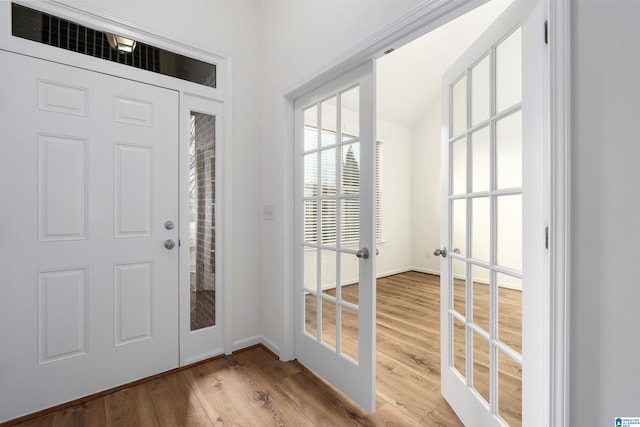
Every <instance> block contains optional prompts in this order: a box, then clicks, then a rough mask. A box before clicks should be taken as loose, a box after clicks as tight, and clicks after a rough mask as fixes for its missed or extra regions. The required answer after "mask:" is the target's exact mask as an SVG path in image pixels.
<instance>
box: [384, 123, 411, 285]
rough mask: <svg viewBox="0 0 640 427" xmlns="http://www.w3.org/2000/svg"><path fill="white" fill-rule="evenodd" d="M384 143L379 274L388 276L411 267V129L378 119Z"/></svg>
mask: <svg viewBox="0 0 640 427" xmlns="http://www.w3.org/2000/svg"><path fill="white" fill-rule="evenodd" d="M378 140H379V141H381V142H382V156H381V157H382V171H381V180H382V218H381V222H382V243H379V244H378V249H379V250H380V255H378V257H377V258H376V273H377V274H378V276H385V275H389V274H394V273H398V272H403V271H407V270H409V269H410V268H411V258H412V250H411V241H412V238H413V233H412V232H411V222H412V221H411V218H412V214H413V212H412V210H411V205H412V204H413V200H412V194H411V159H412V155H413V154H412V135H411V130H410V129H407V128H405V127H403V126H400V125H396V124H393V123H390V122H387V121H385V120H378Z"/></svg>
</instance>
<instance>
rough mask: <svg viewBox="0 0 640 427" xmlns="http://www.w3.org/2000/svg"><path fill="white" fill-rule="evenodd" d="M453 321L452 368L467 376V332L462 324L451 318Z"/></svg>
mask: <svg viewBox="0 0 640 427" xmlns="http://www.w3.org/2000/svg"><path fill="white" fill-rule="evenodd" d="M451 318H452V321H453V329H452V330H453V351H452V352H451V354H452V355H453V367H454V368H456V370H457V371H458V372H459V373H460V375H462V376H463V377H466V376H467V332H466V328H465V326H464V322H461V321H460V320H458V319H457V318H455V317H453V316H451Z"/></svg>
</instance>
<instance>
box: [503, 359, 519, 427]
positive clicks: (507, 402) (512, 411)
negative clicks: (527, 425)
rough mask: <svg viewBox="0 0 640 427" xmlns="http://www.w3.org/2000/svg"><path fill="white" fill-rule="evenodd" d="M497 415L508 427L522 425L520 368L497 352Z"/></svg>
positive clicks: (515, 362)
mask: <svg viewBox="0 0 640 427" xmlns="http://www.w3.org/2000/svg"><path fill="white" fill-rule="evenodd" d="M498 415H500V416H501V417H502V419H503V420H505V421H506V422H507V424H508V425H509V426H510V427H515V426H521V425H522V366H521V365H520V363H518V362H517V361H515V360H513V359H512V358H511V357H509V356H508V355H507V354H506V353H504V352H502V351H498Z"/></svg>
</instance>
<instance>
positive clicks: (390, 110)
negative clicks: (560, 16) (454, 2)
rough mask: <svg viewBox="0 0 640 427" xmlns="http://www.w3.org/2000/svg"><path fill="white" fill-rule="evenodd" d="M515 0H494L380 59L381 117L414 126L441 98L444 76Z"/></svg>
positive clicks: (379, 92)
mask: <svg viewBox="0 0 640 427" xmlns="http://www.w3.org/2000/svg"><path fill="white" fill-rule="evenodd" d="M511 2H512V0H492V1H490V2H488V3H486V4H484V5H482V6H480V7H478V8H476V9H474V10H472V11H471V12H469V13H467V14H465V15H463V16H461V17H459V18H457V19H455V20H453V21H451V22H449V23H448V24H446V25H444V26H442V27H440V28H438V29H436V30H434V31H432V32H430V33H428V34H426V35H424V36H422V37H421V38H419V39H417V40H414V41H412V42H411V43H408V44H406V45H404V46H402V47H401V48H399V49H396V50H395V51H393V52H391V53H390V54H388V55H386V56H384V57H382V58H380V59H379V60H378V61H377V82H378V87H377V99H378V104H377V109H378V117H379V118H382V119H384V120H388V121H390V122H393V123H396V124H399V125H402V126H405V127H408V128H412V127H413V126H415V125H416V124H417V122H418V121H419V120H420V118H421V117H422V116H423V115H424V114H425V113H426V112H427V111H428V110H429V108H430V107H431V106H432V105H433V103H434V102H436V101H437V100H438V99H439V96H440V91H441V88H440V86H441V76H442V75H443V74H444V73H445V72H446V71H447V69H448V68H449V67H450V66H451V65H452V64H453V62H454V61H455V60H456V59H457V58H458V57H459V56H460V55H461V54H462V53H463V52H464V51H465V50H466V49H467V48H468V47H469V46H470V45H471V43H473V41H475V40H476V38H477V37H478V36H479V35H480V34H482V32H483V31H484V30H485V29H486V28H487V27H488V26H489V24H491V23H492V22H493V21H494V20H495V18H496V17H497V16H498V15H499V14H500V13H501V12H502V11H503V10H504V9H505V8H506V7H507V6H508V5H509V4H511Z"/></svg>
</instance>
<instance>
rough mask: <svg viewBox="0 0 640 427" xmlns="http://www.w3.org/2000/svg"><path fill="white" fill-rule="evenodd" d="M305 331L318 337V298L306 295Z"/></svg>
mask: <svg viewBox="0 0 640 427" xmlns="http://www.w3.org/2000/svg"><path fill="white" fill-rule="evenodd" d="M304 330H305V332H306V333H308V334H309V335H311V336H312V337H314V338H316V337H317V336H318V298H317V297H316V296H315V295H312V294H309V293H307V292H305V293H304Z"/></svg>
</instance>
